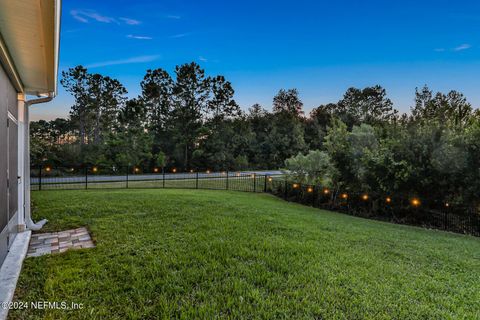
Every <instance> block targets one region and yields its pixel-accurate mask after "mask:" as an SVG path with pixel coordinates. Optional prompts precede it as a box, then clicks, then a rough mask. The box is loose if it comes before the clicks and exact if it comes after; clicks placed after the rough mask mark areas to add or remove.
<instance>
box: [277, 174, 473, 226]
mask: <svg viewBox="0 0 480 320" xmlns="http://www.w3.org/2000/svg"><path fill="white" fill-rule="evenodd" d="M270 188H271V192H272V193H273V194H275V195H276V196H278V197H281V198H283V199H285V200H287V201H292V202H298V203H301V204H304V205H309V206H312V207H316V208H322V209H328V210H332V211H337V212H342V213H345V214H349V215H354V216H359V217H363V218H368V219H375V220H382V221H387V222H393V223H398V224H407V225H414V226H420V227H424V228H431V229H439V230H446V231H451V232H456V233H463V234H470V235H474V236H480V213H479V212H478V210H476V209H475V208H471V207H464V206H462V205H459V204H450V203H437V202H434V201H427V200H423V199H419V198H417V197H401V196H398V197H395V196H388V195H382V194H377V193H357V192H350V193H347V192H338V191H333V190H330V189H328V188H325V187H322V186H318V185H302V184H300V183H295V182H292V181H288V180H286V179H274V180H273V182H272V185H271V187H270Z"/></svg>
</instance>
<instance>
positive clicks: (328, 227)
mask: <svg viewBox="0 0 480 320" xmlns="http://www.w3.org/2000/svg"><path fill="white" fill-rule="evenodd" d="M33 200H34V202H35V207H36V210H35V216H36V218H44V217H46V218H48V219H49V220H50V222H49V223H48V224H47V225H46V226H45V231H53V230H62V229H67V228H73V227H78V226H88V228H89V229H90V230H91V232H92V234H93V237H94V239H95V241H96V245H97V247H96V248H94V249H85V250H78V251H68V252H66V253H63V254H57V255H51V256H43V257H39V258H27V259H26V260H25V262H24V266H23V270H22V274H21V277H20V280H19V283H18V286H17V291H16V297H15V301H45V300H46V301H66V302H68V303H70V302H75V303H82V304H83V306H84V308H83V309H82V310H71V311H64V310H52V309H49V310H33V309H27V310H14V311H11V313H10V318H11V319H29V318H47V319H159V318H160V319H161V318H163V319H169V318H182V319H194V318H204V319H211V318H225V319H242V318H249V319H252V318H263V319H274V318H276V319H282V318H285V319H286V318H300V319H301V318H305V319H479V318H480V239H478V238H474V237H468V236H462V235H457V234H450V233H444V232H441V231H432V230H423V229H420V228H414V227H409V226H401V225H393V224H387V223H382V222H378V221H370V220H364V219H359V218H355V217H351V216H347V215H342V214H336V213H331V212H327V211H322V210H318V209H314V208H309V207H303V206H301V205H298V204H292V203H286V202H284V201H282V200H280V199H277V198H274V197H273V196H270V195H266V194H253V193H241V192H227V191H208V190H110V191H102V190H91V191H49V192H34V193H33Z"/></svg>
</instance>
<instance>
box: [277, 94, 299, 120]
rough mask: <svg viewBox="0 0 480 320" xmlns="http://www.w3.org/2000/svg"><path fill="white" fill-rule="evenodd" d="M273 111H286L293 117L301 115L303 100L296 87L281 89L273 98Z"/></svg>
mask: <svg viewBox="0 0 480 320" xmlns="http://www.w3.org/2000/svg"><path fill="white" fill-rule="evenodd" d="M273 112H274V113H287V114H289V115H292V116H294V117H301V116H303V102H302V101H301V100H300V97H299V96H298V90H297V89H288V90H285V89H281V90H280V91H279V92H278V93H277V95H276V96H275V97H274V98H273Z"/></svg>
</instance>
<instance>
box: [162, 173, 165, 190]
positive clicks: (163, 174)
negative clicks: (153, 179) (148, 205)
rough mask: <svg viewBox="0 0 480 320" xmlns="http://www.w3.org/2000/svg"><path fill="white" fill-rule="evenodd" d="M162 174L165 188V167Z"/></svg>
mask: <svg viewBox="0 0 480 320" xmlns="http://www.w3.org/2000/svg"><path fill="white" fill-rule="evenodd" d="M162 176H163V178H162V179H163V181H162V186H163V188H164V189H165V168H163V169H162Z"/></svg>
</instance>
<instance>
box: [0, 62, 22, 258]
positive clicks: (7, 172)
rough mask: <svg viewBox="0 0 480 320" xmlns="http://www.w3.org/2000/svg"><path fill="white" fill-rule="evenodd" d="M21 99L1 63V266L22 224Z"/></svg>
mask: <svg viewBox="0 0 480 320" xmlns="http://www.w3.org/2000/svg"><path fill="white" fill-rule="evenodd" d="M17 117H18V99H17V92H16V90H15V89H14V87H13V85H12V83H11V81H10V79H9V77H8V76H7V74H6V72H5V70H4V69H3V68H2V67H1V66H0V265H1V264H2V262H3V260H4V259H5V256H6V254H7V252H8V249H9V247H10V246H11V244H12V242H13V240H14V239H15V236H16V233H17V231H18V223H19V211H18V208H19V203H18V202H19V192H20V190H19V188H18V182H19V180H18V173H19V172H18V170H19V159H18V152H19V151H18V141H19V140H18V139H19V138H18V120H17Z"/></svg>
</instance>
